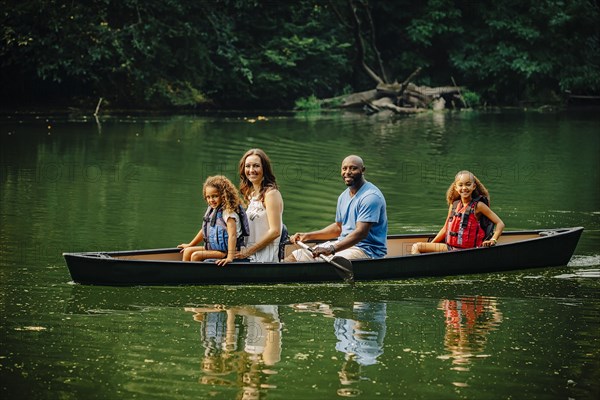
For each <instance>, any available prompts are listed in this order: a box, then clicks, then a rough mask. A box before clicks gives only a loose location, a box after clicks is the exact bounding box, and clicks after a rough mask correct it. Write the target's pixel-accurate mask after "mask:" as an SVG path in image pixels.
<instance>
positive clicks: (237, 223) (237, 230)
mask: <svg viewBox="0 0 600 400" xmlns="http://www.w3.org/2000/svg"><path fill="white" fill-rule="evenodd" d="M202 193H203V195H204V199H205V200H206V202H207V203H208V209H207V210H206V213H205V214H204V219H203V222H202V228H201V229H200V231H198V234H197V235H196V236H195V237H194V239H192V241H191V242H189V243H182V244H180V245H179V246H177V247H179V248H180V249H182V250H181V252H182V253H183V261H204V260H206V259H211V258H216V259H217V261H216V263H217V264H219V265H226V264H227V263H230V262H231V261H233V259H234V258H235V255H236V252H237V250H239V249H240V248H241V245H242V244H243V236H242V224H243V221H241V218H243V217H245V214H241V213H240V212H239V211H240V210H239V209H240V206H241V200H240V197H239V195H238V191H237V188H236V187H235V185H234V184H233V183H231V181H230V180H229V179H227V178H226V177H225V176H222V175H216V176H210V177H208V178H207V179H206V181H205V182H204V185H203V186H202ZM240 214H241V215H240ZM201 241H204V246H198V243H200V242H201Z"/></svg>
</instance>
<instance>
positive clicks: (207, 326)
mask: <svg viewBox="0 0 600 400" xmlns="http://www.w3.org/2000/svg"><path fill="white" fill-rule="evenodd" d="M185 311H189V312H193V313H194V320H195V321H198V322H200V323H201V324H202V326H201V331H200V332H201V334H200V337H201V340H202V344H203V346H204V357H203V358H202V362H201V370H202V372H203V376H202V377H201V378H200V382H201V383H203V384H208V385H219V386H236V387H239V388H240V392H239V393H238V398H240V399H255V398H260V396H261V393H264V390H265V389H268V388H269V387H273V386H271V385H269V384H267V382H266V379H267V377H268V376H269V375H272V374H275V373H276V371H274V370H273V369H270V368H269V367H272V366H274V365H275V364H276V363H277V362H279V361H280V359H281V323H280V321H279V313H278V308H277V306H272V305H257V306H239V307H225V306H214V307H200V308H185Z"/></svg>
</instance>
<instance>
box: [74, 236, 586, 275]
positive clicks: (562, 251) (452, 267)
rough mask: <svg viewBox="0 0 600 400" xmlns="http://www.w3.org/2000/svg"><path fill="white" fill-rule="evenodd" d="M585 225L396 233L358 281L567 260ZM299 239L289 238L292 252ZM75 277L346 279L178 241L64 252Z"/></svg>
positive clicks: (314, 267)
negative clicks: (424, 246)
mask: <svg viewBox="0 0 600 400" xmlns="http://www.w3.org/2000/svg"><path fill="white" fill-rule="evenodd" d="M582 232H583V228H582V227H576V228H564V229H546V230H532V231H515V232H505V233H504V234H503V235H502V236H501V237H500V240H499V242H498V245H496V246H494V247H487V248H478V249H469V250H462V251H452V252H447V253H429V254H418V255H411V254H410V248H411V246H412V244H413V243H414V242H421V241H428V240H430V239H431V238H433V237H434V236H435V234H408V235H391V236H389V237H388V255H387V257H385V258H381V259H376V260H353V261H352V264H353V268H354V279H355V280H356V281H373V280H390V279H403V278H413V277H425V276H448V275H461V274H477V273H486V272H498V271H510V270H518V269H527V268H542V267H557V266H564V265H566V264H567V263H568V262H569V260H570V259H571V256H572V255H573V252H574V251H575V247H576V246H577V242H578V241H579V237H580V236H581V233H582ZM294 247H295V246H293V245H288V246H286V253H287V252H289V251H291V250H292V249H293V248H294ZM63 256H64V257H65V260H66V262H67V266H68V268H69V272H70V273H71V278H72V279H73V281H74V282H76V283H81V284H91V285H111V286H120V285H129V286H131V285H217V284H247V283H291V282H340V281H341V278H340V275H339V274H338V273H337V270H336V269H335V268H334V267H333V266H331V265H330V264H327V263H325V262H314V263H248V262H237V263H232V264H228V265H227V266H225V267H219V266H217V265H216V264H214V263H207V262H184V261H181V253H180V252H179V249H177V248H171V249H152V250H132V251H114V252H87V253H64V254H63Z"/></svg>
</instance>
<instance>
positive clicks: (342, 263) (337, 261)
mask: <svg viewBox="0 0 600 400" xmlns="http://www.w3.org/2000/svg"><path fill="white" fill-rule="evenodd" d="M296 244H297V245H298V246H300V247H302V248H303V249H304V250H308V251H310V252H311V254H312V252H313V251H312V249H311V248H310V247H308V246H307V245H306V244H305V243H302V242H301V241H299V240H298V241H296ZM319 257H320V258H321V259H322V260H324V261H325V262H327V263H328V264H331V265H333V266H334V267H335V268H336V271H337V272H338V274H340V276H341V277H342V278H343V279H344V281H345V282H348V283H351V284H354V271H353V269H352V261H350V260H348V259H346V258H344V257H340V256H334V257H326V256H324V255H323V254H319Z"/></svg>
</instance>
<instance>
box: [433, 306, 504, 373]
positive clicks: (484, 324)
mask: <svg viewBox="0 0 600 400" xmlns="http://www.w3.org/2000/svg"><path fill="white" fill-rule="evenodd" d="M439 309H440V310H442V311H443V312H444V317H445V333H444V347H445V348H446V351H448V354H447V355H445V356H443V357H441V358H445V359H452V365H453V369H456V370H468V365H469V364H470V362H471V359H472V358H474V357H485V356H486V355H485V354H484V350H485V345H486V343H487V338H488V336H489V333H490V332H491V331H493V330H495V329H496V327H497V326H498V325H499V324H500V323H501V322H502V313H501V312H500V310H499V308H498V301H497V300H496V299H495V298H491V297H485V296H462V297H459V298H457V299H452V300H451V299H442V300H441V301H440V305H439Z"/></svg>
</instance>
